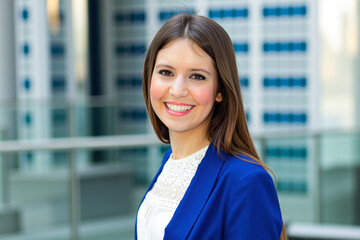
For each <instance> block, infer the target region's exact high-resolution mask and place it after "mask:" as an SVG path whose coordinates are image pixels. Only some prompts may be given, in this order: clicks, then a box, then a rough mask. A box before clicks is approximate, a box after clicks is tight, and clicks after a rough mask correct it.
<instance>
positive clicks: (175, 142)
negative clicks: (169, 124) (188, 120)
mask: <svg viewBox="0 0 360 240" xmlns="http://www.w3.org/2000/svg"><path fill="white" fill-rule="evenodd" d="M169 136H170V143H171V149H172V157H173V159H180V158H184V157H187V156H189V155H191V154H193V153H194V152H197V151H199V150H200V149H202V148H204V147H206V146H207V145H209V144H210V141H209V139H208V137H207V135H206V134H204V135H202V136H199V134H192V133H186V132H181V133H179V132H170V134H169Z"/></svg>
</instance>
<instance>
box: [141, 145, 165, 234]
mask: <svg viewBox="0 0 360 240" xmlns="http://www.w3.org/2000/svg"><path fill="white" fill-rule="evenodd" d="M171 152H172V151H171V150H169V151H168V152H167V153H166V154H165V156H164V158H163V161H162V163H161V166H160V169H159V170H158V172H157V173H156V175H155V177H154V178H153V180H152V181H151V183H150V185H149V187H148V189H147V190H146V193H145V194H144V197H143V198H142V200H141V202H140V204H139V207H138V210H137V212H139V208H140V206H141V204H142V202H143V201H144V199H145V197H146V194H147V193H148V192H149V191H150V190H151V188H152V187H153V186H154V184H155V182H156V180H157V178H158V177H159V175H160V173H161V171H162V169H163V168H164V165H165V163H166V162H167V160H168V159H169V157H170V154H171ZM135 240H137V214H136V218H135Z"/></svg>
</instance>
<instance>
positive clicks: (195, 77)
mask: <svg viewBox="0 0 360 240" xmlns="http://www.w3.org/2000/svg"><path fill="white" fill-rule="evenodd" d="M190 78H191V79H195V80H200V81H202V80H206V77H205V76H203V75H201V74H193V75H191V76H190Z"/></svg>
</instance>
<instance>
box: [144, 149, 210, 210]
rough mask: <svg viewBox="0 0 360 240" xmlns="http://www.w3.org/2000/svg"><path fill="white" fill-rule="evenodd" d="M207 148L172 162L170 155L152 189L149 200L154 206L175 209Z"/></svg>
mask: <svg viewBox="0 0 360 240" xmlns="http://www.w3.org/2000/svg"><path fill="white" fill-rule="evenodd" d="M207 148H208V146H207V147H205V148H203V149H201V150H199V151H197V152H195V153H193V154H192V155H190V156H188V157H186V158H182V159H177V160H174V159H173V158H172V155H171V156H170V158H169V160H168V161H167V162H166V163H165V165H164V168H163V170H162V172H161V174H160V175H159V177H158V179H157V180H156V183H155V184H154V186H153V188H152V189H151V190H150V192H149V193H148V196H147V197H149V200H150V201H151V202H152V203H153V204H156V205H160V206H164V207H168V208H172V209H176V208H177V206H178V205H179V203H180V201H181V199H182V198H183V197H184V194H185V192H186V190H187V188H188V187H189V185H190V182H191V180H192V178H193V177H194V175H195V173H196V170H197V168H198V166H199V164H200V162H201V160H202V159H203V158H204V156H205V153H206V150H207Z"/></svg>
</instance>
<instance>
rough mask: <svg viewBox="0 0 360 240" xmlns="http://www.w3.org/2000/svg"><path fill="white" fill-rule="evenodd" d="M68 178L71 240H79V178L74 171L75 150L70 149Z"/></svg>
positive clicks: (75, 170)
mask: <svg viewBox="0 0 360 240" xmlns="http://www.w3.org/2000/svg"><path fill="white" fill-rule="evenodd" d="M69 175H70V176H69V177H70V182H69V183H70V184H69V187H70V224H71V228H70V229H71V239H72V240H79V220H80V217H79V216H80V208H79V178H78V174H77V169H76V150H75V149H71V150H70V154H69Z"/></svg>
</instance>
